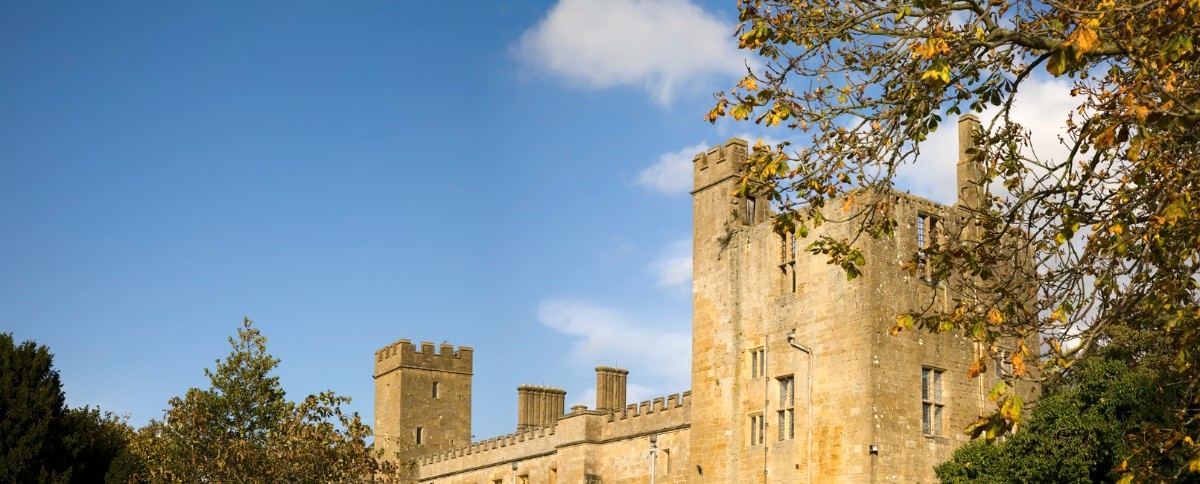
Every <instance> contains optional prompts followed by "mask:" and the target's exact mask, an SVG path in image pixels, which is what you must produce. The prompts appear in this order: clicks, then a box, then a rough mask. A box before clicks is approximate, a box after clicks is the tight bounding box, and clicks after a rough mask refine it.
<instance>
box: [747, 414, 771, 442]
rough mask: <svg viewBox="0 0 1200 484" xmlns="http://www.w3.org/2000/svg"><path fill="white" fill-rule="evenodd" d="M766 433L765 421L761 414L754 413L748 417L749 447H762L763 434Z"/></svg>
mask: <svg viewBox="0 0 1200 484" xmlns="http://www.w3.org/2000/svg"><path fill="white" fill-rule="evenodd" d="M765 433H767V420H766V419H765V418H763V414H761V413H756V414H753V415H751V416H750V445H762V443H763V434H765Z"/></svg>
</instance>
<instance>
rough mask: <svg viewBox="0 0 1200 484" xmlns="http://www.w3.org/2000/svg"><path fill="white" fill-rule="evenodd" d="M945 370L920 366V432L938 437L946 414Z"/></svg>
mask: <svg viewBox="0 0 1200 484" xmlns="http://www.w3.org/2000/svg"><path fill="white" fill-rule="evenodd" d="M945 373H946V370H944V369H942V368H937V367H932V366H922V367H921V433H922V434H924V435H927V436H930V437H940V436H941V435H942V430H943V429H944V427H945V426H944V425H942V424H943V421H944V420H945V416H946V395H945V393H946V391H945V389H946V383H945V380H946V379H945V378H944V374H945Z"/></svg>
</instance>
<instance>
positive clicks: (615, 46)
mask: <svg viewBox="0 0 1200 484" xmlns="http://www.w3.org/2000/svg"><path fill="white" fill-rule="evenodd" d="M732 28H733V26H732V24H730V23H727V22H722V21H721V20H719V19H718V18H717V17H715V16H713V15H712V14H710V13H708V12H705V11H704V10H703V9H701V8H700V7H698V6H696V5H693V4H691V3H690V2H689V1H687V0H605V1H595V0H560V1H559V2H558V4H556V5H554V7H552V8H551V9H550V11H549V13H547V14H546V16H545V18H543V19H542V20H541V21H540V22H539V23H538V24H537V25H535V26H533V27H532V28H530V29H529V30H526V31H525V33H524V34H522V35H521V38H520V40H518V41H517V44H516V45H515V49H514V50H515V54H516V55H517V56H518V57H519V58H520V59H521V60H522V61H524V62H527V63H529V64H531V65H533V66H534V67H536V68H538V69H540V70H543V71H546V72H549V73H551V74H554V75H557V76H561V77H564V78H566V79H568V80H570V81H572V82H575V83H577V84H580V85H582V86H585V87H591V88H607V87H612V86H617V85H629V86H635V87H641V88H644V89H645V90H647V91H648V92H649V93H650V95H651V96H652V97H653V98H654V99H655V100H656V101H657V102H659V103H661V104H666V103H668V102H670V100H671V98H672V96H673V95H674V94H675V92H676V91H677V90H678V89H680V88H681V87H686V86H692V85H694V84H695V83H696V82H697V81H699V80H702V79H705V78H709V77H711V76H714V75H719V76H737V75H739V74H741V73H744V72H745V59H744V56H743V55H742V54H740V53H739V52H738V51H737V46H736V43H735V41H734V39H733V36H732V34H733V30H732Z"/></svg>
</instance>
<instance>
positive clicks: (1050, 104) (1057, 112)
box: [896, 77, 1078, 203]
mask: <svg viewBox="0 0 1200 484" xmlns="http://www.w3.org/2000/svg"><path fill="white" fill-rule="evenodd" d="M1070 92H1071V85H1070V84H1069V83H1068V82H1065V81H1062V80H1058V79H1041V78H1038V77H1032V78H1030V79H1028V80H1026V81H1025V82H1024V83H1023V84H1022V85H1021V87H1020V91H1018V93H1017V99H1016V102H1014V103H1013V109H1012V113H1011V117H1012V119H1013V121H1015V122H1017V123H1020V124H1021V125H1022V126H1024V127H1025V129H1028V130H1029V131H1030V132H1031V133H1032V145H1033V150H1034V152H1035V153H1037V155H1038V156H1039V157H1042V158H1052V159H1061V158H1062V157H1065V156H1066V155H1067V149H1066V147H1064V146H1063V145H1062V143H1060V142H1059V140H1058V137H1059V135H1062V134H1064V133H1066V128H1065V126H1064V124H1065V122H1066V120H1067V113H1068V112H1070V111H1071V109H1073V108H1075V107H1076V106H1077V105H1078V101H1076V100H1074V99H1073V98H1072V97H1071V96H1070ZM997 114H999V108H995V107H993V108H991V109H988V110H985V111H984V112H982V113H980V114H978V116H979V119H980V120H981V121H982V122H983V124H984V127H985V128H986V127H987V125H988V123H989V122H990V121H991V120H992V119H993V118H995V117H996V115H997ZM957 164H958V129H957V119H953V118H951V119H947V120H945V121H944V122H943V124H942V125H941V126H940V129H938V130H937V131H935V132H933V133H932V134H930V136H929V138H928V139H926V140H925V142H924V143H922V144H921V157H920V159H919V160H917V163H916V164H910V165H904V166H901V167H899V169H898V170H897V177H896V182H897V186H898V187H899V188H901V189H904V190H910V191H912V193H914V194H916V195H920V196H923V197H926V198H929V199H932V200H934V201H937V202H941V203H954V202H955V200H956V199H957V196H958V195H957V190H958V167H957Z"/></svg>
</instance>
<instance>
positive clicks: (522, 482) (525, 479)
mask: <svg viewBox="0 0 1200 484" xmlns="http://www.w3.org/2000/svg"><path fill="white" fill-rule="evenodd" d="M517 484H529V474H522V475H519V476H517Z"/></svg>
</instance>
